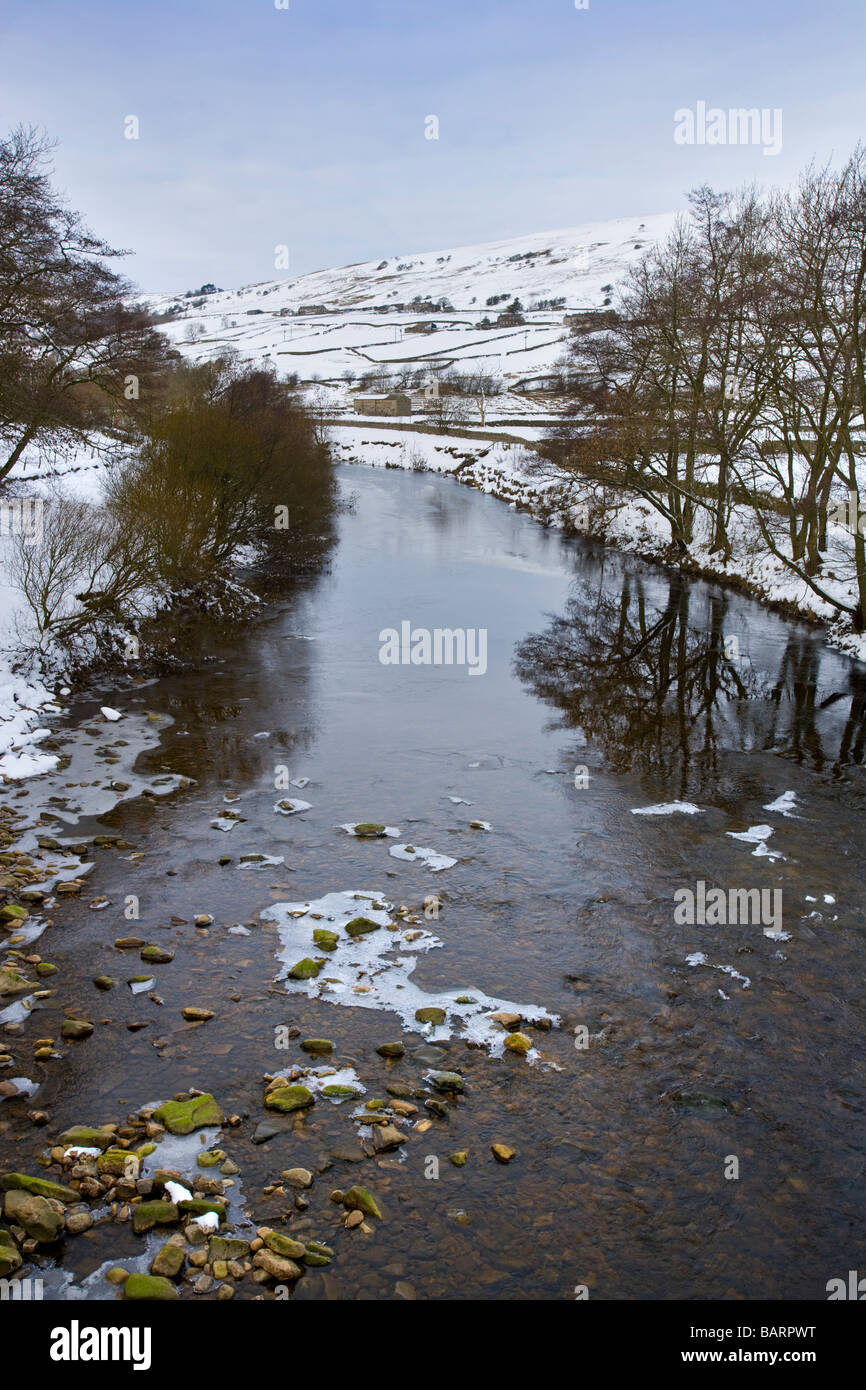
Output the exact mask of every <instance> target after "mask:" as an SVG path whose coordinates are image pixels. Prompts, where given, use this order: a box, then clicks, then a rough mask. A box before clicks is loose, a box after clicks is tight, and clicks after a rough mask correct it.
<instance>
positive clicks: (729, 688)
mask: <svg viewBox="0 0 866 1390" xmlns="http://www.w3.org/2000/svg"><path fill="white" fill-rule="evenodd" d="M579 563H580V564H581V567H582V568H583V569H584V570H585V573H584V574H582V575H581V576H580V578H578V580H577V581H576V592H575V593H574V595H573V597H572V598H571V599H570V600H569V602H568V604H567V607H566V611H565V613H564V615H562V616H557V617H554V618H552V620H551V622H550V625H549V627H548V628H547V630H546V631H544V632H542V633H538V634H534V635H532V636H530V637H528V638H527V639H526V640H525V641H523V642H522V643H520V645H519V646H518V648H517V651H516V655H515V668H516V671H517V674H518V676H519V678H520V679H521V680H523V681H524V682H525V683H526V684H528V685H529V686H531V688H532V689H533V690H534V691H535V693H536V695H538V696H539V697H541V698H542V699H544V700H546V701H548V702H549V703H551V704H553V705H555V706H556V707H557V708H558V709H560V710H561V711H562V713H563V721H562V722H563V724H564V726H565V727H571V728H573V727H575V726H579V727H580V728H581V729H582V730H583V732H584V733H585V735H586V737H587V739H588V740H590V741H591V742H592V743H593V744H594V745H595V746H596V747H597V748H598V749H600V750H601V751H602V752H603V753H604V755H605V757H606V759H607V761H608V763H609V765H610V766H611V768H612V769H613V770H615V771H617V772H630V773H638V774H641V773H651V774H653V776H654V777H655V778H656V779H661V780H662V781H664V782H665V783H666V785H667V786H668V788H669V791H670V794H671V795H672V796H676V797H678V798H684V797H687V796H692V797H695V796H699V795H701V794H703V793H706V792H707V791H708V790H710V789H714V790H716V791H720V792H723V793H724V792H730V793H731V794H735V793H736V789H737V760H736V759H735V758H732V757H730V756H726V755H731V754H737V753H745V752H755V751H758V750H765V751H770V752H773V753H776V754H782V755H784V756H786V757H789V758H791V759H792V760H794V761H796V762H798V763H801V764H803V765H805V766H809V767H812V768H813V769H815V770H816V771H819V772H825V773H826V772H830V773H833V774H837V775H838V774H841V773H842V770H843V769H844V768H845V767H846V766H849V765H851V764H853V763H857V764H860V763H862V762H863V751H864V740H866V672H864V669H863V668H862V667H860V666H858V665H856V664H855V663H854V662H851V661H848V660H847V659H846V658H843V657H841V656H839V655H838V654H837V653H834V652H832V651H830V650H829V649H828V648H827V647H826V646H825V644H824V643H823V641H822V639H821V637H820V635H818V634H817V633H816V632H814V631H812V630H810V629H809V628H807V627H805V626H804V625H802V624H793V623H786V622H784V620H782V619H780V618H777V617H776V616H775V615H773V614H771V613H769V612H761V613H760V614H759V617H758V619H757V620H756V618H755V608H754V605H751V607H750V610H749V612H748V613H747V612H746V603H747V601H746V600H743V599H741V598H740V597H739V596H738V595H736V594H733V593H728V592H725V591H724V590H720V589H716V588H713V587H711V586H708V585H706V584H696V583H694V582H693V581H690V580H688V579H687V578H684V577H683V576H682V575H679V574H670V575H668V574H659V573H656V572H653V573H650V572H649V571H641V570H639V569H637V568H634V567H632V566H631V565H629V563H628V561H627V560H626V561H625V562H624V563H623V564H619V563H617V562H614V564H613V566H611V565H610V563H609V562H606V560H605V559H604V558H599V556H598V555H597V554H595V555H592V554H590V555H587V556H586V557H584V559H583V560H582V561H581V562H579ZM610 568H613V570H614V576H615V579H616V582H615V583H612V582H611V575H610V574H609V573H608V572H607V571H608V570H609V569H610ZM618 570H619V571H620V572H619V573H617V571H618ZM743 631H748V633H749V637H748V641H747V642H746V643H745V644H744V643H743V639H742V637H740V636H739V635H738V634H739V633H742V632H743ZM762 637H764V638H766V639H767V640H762ZM770 637H772V640H769V639H770Z"/></svg>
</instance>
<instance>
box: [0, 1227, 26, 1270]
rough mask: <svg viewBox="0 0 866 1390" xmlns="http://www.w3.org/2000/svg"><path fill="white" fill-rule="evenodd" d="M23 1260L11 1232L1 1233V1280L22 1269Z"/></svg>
mask: <svg viewBox="0 0 866 1390" xmlns="http://www.w3.org/2000/svg"><path fill="white" fill-rule="evenodd" d="M21 1264H22V1258H21V1255H20V1254H19V1251H18V1246H17V1245H16V1244H15V1241H14V1240H13V1239H12V1236H11V1234H10V1232H9V1231H0V1279H5V1278H6V1277H7V1275H9V1274H14V1273H15V1271H16V1269H20V1268H21Z"/></svg>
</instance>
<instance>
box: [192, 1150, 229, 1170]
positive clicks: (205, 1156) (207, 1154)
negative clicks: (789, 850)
mask: <svg viewBox="0 0 866 1390" xmlns="http://www.w3.org/2000/svg"><path fill="white" fill-rule="evenodd" d="M225 1157H226V1155H225V1150H224V1149H205V1150H203V1151H202V1153H200V1154H197V1155H196V1160H195V1161H196V1163H197V1164H198V1166H199V1168H216V1167H217V1166H218V1165H219V1164H220V1163H224V1162H225Z"/></svg>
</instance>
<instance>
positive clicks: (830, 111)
mask: <svg viewBox="0 0 866 1390" xmlns="http://www.w3.org/2000/svg"><path fill="white" fill-rule="evenodd" d="M864 38H866V6H864V4H863V0H822V2H821V3H820V4H816V3H814V0H811V2H807V0H787V2H786V3H783V0H722V2H721V3H716V0H589V8H588V9H585V10H578V9H576V8H575V4H574V0H436V3H433V0H289V8H288V9H287V10H284V9H277V8H276V5H275V0H126V2H125V3H119V0H83V2H82V0H79V2H76V0H3V3H2V10H0V52H2V55H3V57H2V68H0V71H2V79H0V128H2V129H4V130H5V129H8V127H10V126H11V125H13V124H15V123H16V122H18V121H25V122H33V123H36V124H38V125H41V126H44V127H45V128H46V129H47V130H48V131H49V132H50V133H51V134H52V135H53V136H55V137H56V138H57V139H58V140H59V141H60V147H59V149H58V151H57V154H56V159H55V167H56V172H57V179H58V182H59V183H60V185H61V186H62V187H63V189H64V190H65V191H66V193H67V195H68V197H69V199H70V201H72V202H73V203H74V204H75V205H76V206H78V207H79V208H81V210H82V211H83V212H84V213H85V215H86V217H87V220H88V221H89V223H90V224H91V226H93V228H94V229H95V230H96V231H98V232H99V233H101V234H102V235H104V236H105V237H107V238H108V239H109V240H111V241H113V242H114V244H115V245H119V246H123V247H128V248H131V249H133V250H134V252H135V255H134V256H131V257H130V259H129V261H128V262H127V271H128V273H129V274H131V275H132V276H133V278H134V279H135V280H136V281H137V282H138V283H139V284H140V285H141V286H143V287H144V288H146V289H148V290H157V289H165V290H172V291H174V290H183V289H186V288H191V287H195V286H198V285H200V284H201V283H203V282H204V281H207V280H213V281H215V282H216V283H217V284H219V285H221V286H224V287H229V286H232V285H238V284H243V283H248V282H250V281H255V280H265V279H272V278H275V276H276V275H277V274H285V273H286V272H284V271H279V272H277V271H275V269H274V248H275V246H277V245H286V246H288V248H289V255H290V267H289V272H288V273H289V274H292V275H296V274H303V273H304V272H306V271H309V270H316V269H320V268H322V267H326V266H329V265H337V264H344V263H346V262H350V261H360V260H367V259H371V258H374V257H375V258H379V257H381V256H389V255H394V254H398V253H408V252H411V251H423V250H431V249H439V248H446V247H452V246H459V245H463V244H466V243H470V242H474V241H489V240H496V239H499V238H503V237H510V236H519V235H522V234H524V233H529V232H534V231H541V230H546V229H554V228H561V227H569V226H571V225H573V224H576V223H579V222H585V221H593V220H597V219H602V218H607V217H618V216H627V215H629V216H630V215H634V214H638V213H649V212H661V211H666V210H667V209H670V208H675V207H681V206H683V204H684V197H685V193H686V191H687V190H688V189H689V188H690V187H692V186H694V185H695V184H697V183H700V182H708V183H711V184H713V185H715V186H717V187H732V186H735V185H737V184H740V183H743V182H750V181H758V182H761V183H774V184H779V183H788V182H791V181H793V179H794V178H795V177H796V174H797V172H798V171H799V169H801V168H802V167H803V166H804V165H805V164H806V163H807V162H808V161H809V160H810V159H811V158H813V157H817V158H818V159H819V160H821V161H823V160H825V159H827V158H829V157H831V156H835V157H837V158H838V157H841V156H844V155H845V154H847V153H848V151H849V150H850V149H851V148H852V147H853V145H854V143H855V141H856V140H857V139H858V138H860V137H861V135H862V134H864V133H866V132H864V124H866V122H864V92H863V88H864V83H863V76H862V71H863V55H864V51H866V46H864ZM698 101H705V102H706V103H707V104H708V106H718V107H722V108H726V109H727V108H730V107H759V108H781V110H782V113H783V147H782V151H781V153H780V154H778V155H776V156H766V155H764V154H763V152H762V150H761V148H760V147H753V146H715V147H709V146H706V145H704V146H697V145H694V146H686V145H677V144H676V143H675V142H674V140H673V128H674V112H675V111H676V110H677V109H679V108H683V107H689V108H694V107H695V105H696V103H697V102H698ZM129 115H135V116H137V117H138V120H139V123H140V138H139V139H138V140H127V139H125V138H124V118H125V117H127V116H129ZM431 115H435V116H436V117H437V118H438V121H439V138H438V140H428V139H425V119H426V118H427V117H428V116H431Z"/></svg>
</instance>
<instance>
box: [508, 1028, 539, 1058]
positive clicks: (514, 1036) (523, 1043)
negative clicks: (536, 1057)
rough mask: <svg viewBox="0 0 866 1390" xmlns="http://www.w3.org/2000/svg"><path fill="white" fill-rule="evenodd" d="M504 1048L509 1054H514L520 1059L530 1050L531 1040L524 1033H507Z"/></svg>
mask: <svg viewBox="0 0 866 1390" xmlns="http://www.w3.org/2000/svg"><path fill="white" fill-rule="evenodd" d="M505 1046H506V1047H507V1048H508V1051H509V1052H516V1053H518V1054H519V1055H520V1056H521V1057H523V1056H525V1054H526V1053H527V1052H529V1051H530V1050H531V1048H532V1039H531V1038H528V1037H527V1036H526V1034H525V1033H509V1034H508V1037H507V1038H506V1039H505Z"/></svg>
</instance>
